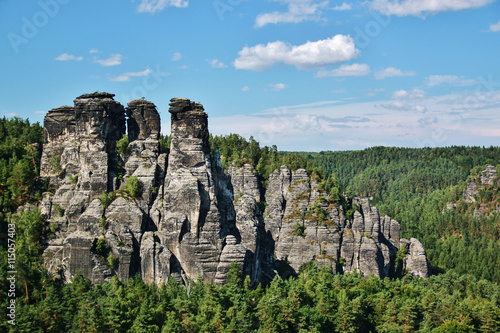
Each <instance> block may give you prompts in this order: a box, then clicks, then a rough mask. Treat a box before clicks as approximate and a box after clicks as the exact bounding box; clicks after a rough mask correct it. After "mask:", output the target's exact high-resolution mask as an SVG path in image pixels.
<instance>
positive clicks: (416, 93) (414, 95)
mask: <svg viewBox="0 0 500 333" xmlns="http://www.w3.org/2000/svg"><path fill="white" fill-rule="evenodd" d="M424 97H425V92H424V91H422V90H420V89H413V90H409V91H408V90H398V91H395V92H394V93H393V94H392V98H393V99H422V98H424Z"/></svg>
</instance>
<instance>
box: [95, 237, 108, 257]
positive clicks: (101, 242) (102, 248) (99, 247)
mask: <svg viewBox="0 0 500 333" xmlns="http://www.w3.org/2000/svg"><path fill="white" fill-rule="evenodd" d="M95 252H97V254H100V255H104V253H105V252H106V240H105V239H104V238H99V239H98V240H97V242H96V245H95Z"/></svg>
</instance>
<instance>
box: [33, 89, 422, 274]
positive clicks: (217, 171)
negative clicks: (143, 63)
mask: <svg viewBox="0 0 500 333" xmlns="http://www.w3.org/2000/svg"><path fill="white" fill-rule="evenodd" d="M113 96H114V95H112V94H108V93H98V92H96V93H92V94H85V95H82V96H80V97H78V98H76V99H75V101H74V106H64V107H60V108H56V109H53V110H50V111H49V112H48V113H47V115H46V117H45V128H44V133H45V144H44V149H43V154H42V161H41V176H42V177H44V178H46V179H48V181H49V182H50V188H51V191H49V192H47V193H45V194H44V197H43V200H42V201H41V202H40V203H39V208H40V210H41V212H42V214H43V215H44V217H45V218H46V220H47V225H48V228H50V230H51V235H50V236H49V237H48V239H47V241H46V245H45V250H44V259H45V263H46V266H47V267H48V268H49V270H50V271H51V272H52V273H53V274H54V275H57V276H58V277H60V278H61V279H63V280H65V281H70V280H71V279H72V277H73V276H74V275H75V274H76V273H77V272H78V271H81V272H82V273H83V274H84V275H85V276H88V277H89V278H91V279H92V281H93V282H94V283H99V282H102V281H107V280H109V279H110V278H111V277H112V276H113V275H116V276H117V277H118V278H119V279H120V280H126V279H128V278H129V277H132V276H134V275H135V274H138V273H139V274H141V275H142V278H143V279H144V281H146V283H153V282H154V283H161V282H166V281H167V280H168V279H169V278H170V277H173V278H175V279H177V280H178V281H181V282H187V280H196V279H198V278H199V277H200V276H201V277H202V278H203V279H204V280H205V281H209V282H216V283H218V284H223V283H225V282H226V281H227V278H228V277H227V272H228V271H229V268H230V266H231V263H232V262H234V261H236V262H238V263H239V265H240V267H241V268H242V270H243V272H244V273H245V274H247V275H250V277H251V279H252V281H253V282H254V283H258V282H269V281H270V280H271V279H272V278H273V277H274V276H275V275H276V274H280V275H282V276H288V275H291V274H296V273H298V271H299V269H300V267H301V266H302V265H303V264H304V263H306V262H308V261H311V260H312V261H315V262H316V263H318V264H319V265H327V266H331V267H332V269H333V270H334V271H335V272H339V273H343V272H348V271H353V270H357V271H359V272H363V273H364V274H366V275H368V274H375V275H377V276H380V277H385V276H388V274H389V272H390V270H391V265H392V259H393V258H394V256H395V254H396V252H397V250H398V248H399V247H400V246H402V245H403V246H406V247H407V248H408V250H409V255H408V257H407V259H406V261H405V268H406V270H407V271H409V272H410V273H411V274H414V275H418V276H428V275H429V268H428V265H427V259H426V256H425V251H424V249H423V247H422V245H421V244H420V243H419V242H418V240H416V239H411V241H405V240H402V239H400V226H399V223H398V222H396V221H394V220H392V219H391V218H389V217H387V216H386V217H380V216H379V214H378V211H377V209H376V208H375V207H371V206H370V203H369V201H368V200H367V199H356V200H355V203H356V204H357V206H358V209H357V211H356V212H355V214H354V217H353V219H352V220H348V219H347V218H346V216H345V212H344V209H343V207H342V206H340V205H339V204H338V203H335V202H331V201H330V199H329V197H328V194H327V193H326V192H324V191H322V190H320V187H319V186H318V183H317V180H316V178H314V177H311V176H310V175H308V174H307V172H306V171H305V170H303V169H298V170H295V171H292V170H290V169H288V168H287V167H286V166H282V167H281V168H280V169H278V170H275V171H274V172H273V173H272V174H271V175H270V177H269V180H268V182H267V188H266V189H265V191H264V189H263V188H261V187H260V183H259V181H258V179H257V176H256V172H255V170H253V168H252V166H251V165H248V164H246V165H244V166H242V167H241V168H237V167H235V166H234V165H232V166H230V167H229V168H228V170H224V169H223V168H222V165H221V162H220V157H219V156H218V153H217V151H215V153H214V152H211V150H210V144H209V133H208V120H207V114H206V113H205V112H204V109H203V106H202V105H201V104H197V103H194V102H191V101H190V100H188V99H179V98H174V99H172V100H171V103H170V110H169V112H170V113H171V118H172V129H171V144H170V150H169V152H168V153H167V152H162V151H160V146H159V141H158V139H159V133H160V117H159V114H158V112H157V110H156V106H155V105H154V104H153V103H151V102H148V101H144V100H134V101H131V102H129V103H128V105H127V108H124V107H123V106H122V105H121V104H120V103H118V102H117V101H115V100H114V99H113ZM126 118H127V119H126ZM125 123H127V127H128V140H129V144H128V146H127V147H126V150H123V149H119V150H117V143H118V141H119V140H120V139H122V137H123V135H124V134H125V133H126V130H125ZM120 144H122V143H120ZM131 188H134V190H131ZM264 193H265V195H264ZM261 201H265V202H266V203H267V208H266V209H265V211H261V210H260V208H259V207H264V205H261V204H259V203H260V202H261Z"/></svg>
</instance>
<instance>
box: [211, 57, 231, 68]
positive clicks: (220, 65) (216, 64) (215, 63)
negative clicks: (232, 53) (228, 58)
mask: <svg viewBox="0 0 500 333" xmlns="http://www.w3.org/2000/svg"><path fill="white" fill-rule="evenodd" d="M208 62H209V63H210V66H212V67H213V68H226V67H227V65H226V64H225V63H223V62H221V61H219V60H217V59H214V60H208Z"/></svg>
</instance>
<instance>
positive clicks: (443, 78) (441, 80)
mask: <svg viewBox="0 0 500 333" xmlns="http://www.w3.org/2000/svg"><path fill="white" fill-rule="evenodd" d="M441 84H449V85H453V86H472V85H474V84H477V81H476V80H472V79H467V78H466V77H464V76H457V75H431V76H429V77H428V78H427V85H428V86H429V87H434V86H438V85H441Z"/></svg>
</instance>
